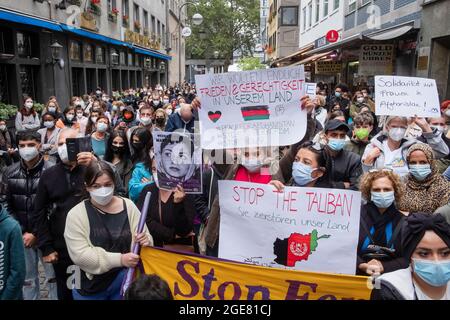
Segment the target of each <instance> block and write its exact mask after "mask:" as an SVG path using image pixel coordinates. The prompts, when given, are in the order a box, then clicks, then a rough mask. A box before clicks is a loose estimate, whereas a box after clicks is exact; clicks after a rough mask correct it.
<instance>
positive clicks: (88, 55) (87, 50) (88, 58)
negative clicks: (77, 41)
mask: <svg viewBox="0 0 450 320" xmlns="http://www.w3.org/2000/svg"><path fill="white" fill-rule="evenodd" d="M83 49H84V52H83V57H84V59H83V60H84V62H94V53H93V49H92V46H91V45H90V44H86V45H84V47H83Z"/></svg>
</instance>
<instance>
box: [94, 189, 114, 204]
mask: <svg viewBox="0 0 450 320" xmlns="http://www.w3.org/2000/svg"><path fill="white" fill-rule="evenodd" d="M89 194H90V195H91V198H92V200H94V201H95V202H96V203H98V204H99V205H101V206H106V205H108V204H109V203H110V202H111V200H112V198H113V197H114V188H113V187H101V188H98V189H95V190H93V191H89Z"/></svg>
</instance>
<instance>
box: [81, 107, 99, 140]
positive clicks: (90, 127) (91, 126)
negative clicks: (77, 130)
mask: <svg viewBox="0 0 450 320" xmlns="http://www.w3.org/2000/svg"><path fill="white" fill-rule="evenodd" d="M101 114H102V112H101V110H99V109H92V110H91V113H90V115H89V119H88V122H87V125H86V133H85V134H86V135H90V134H93V133H94V131H95V125H96V123H97V119H98V118H99V117H100V115H101Z"/></svg>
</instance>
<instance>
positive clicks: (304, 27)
mask: <svg viewBox="0 0 450 320" xmlns="http://www.w3.org/2000/svg"><path fill="white" fill-rule="evenodd" d="M305 30H306V7H304V8H303V31H305Z"/></svg>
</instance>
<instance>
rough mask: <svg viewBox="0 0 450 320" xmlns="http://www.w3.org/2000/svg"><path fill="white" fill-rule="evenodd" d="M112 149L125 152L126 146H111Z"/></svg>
mask: <svg viewBox="0 0 450 320" xmlns="http://www.w3.org/2000/svg"><path fill="white" fill-rule="evenodd" d="M111 150H112V151H113V153H115V154H123V153H124V152H125V147H118V146H111Z"/></svg>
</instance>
